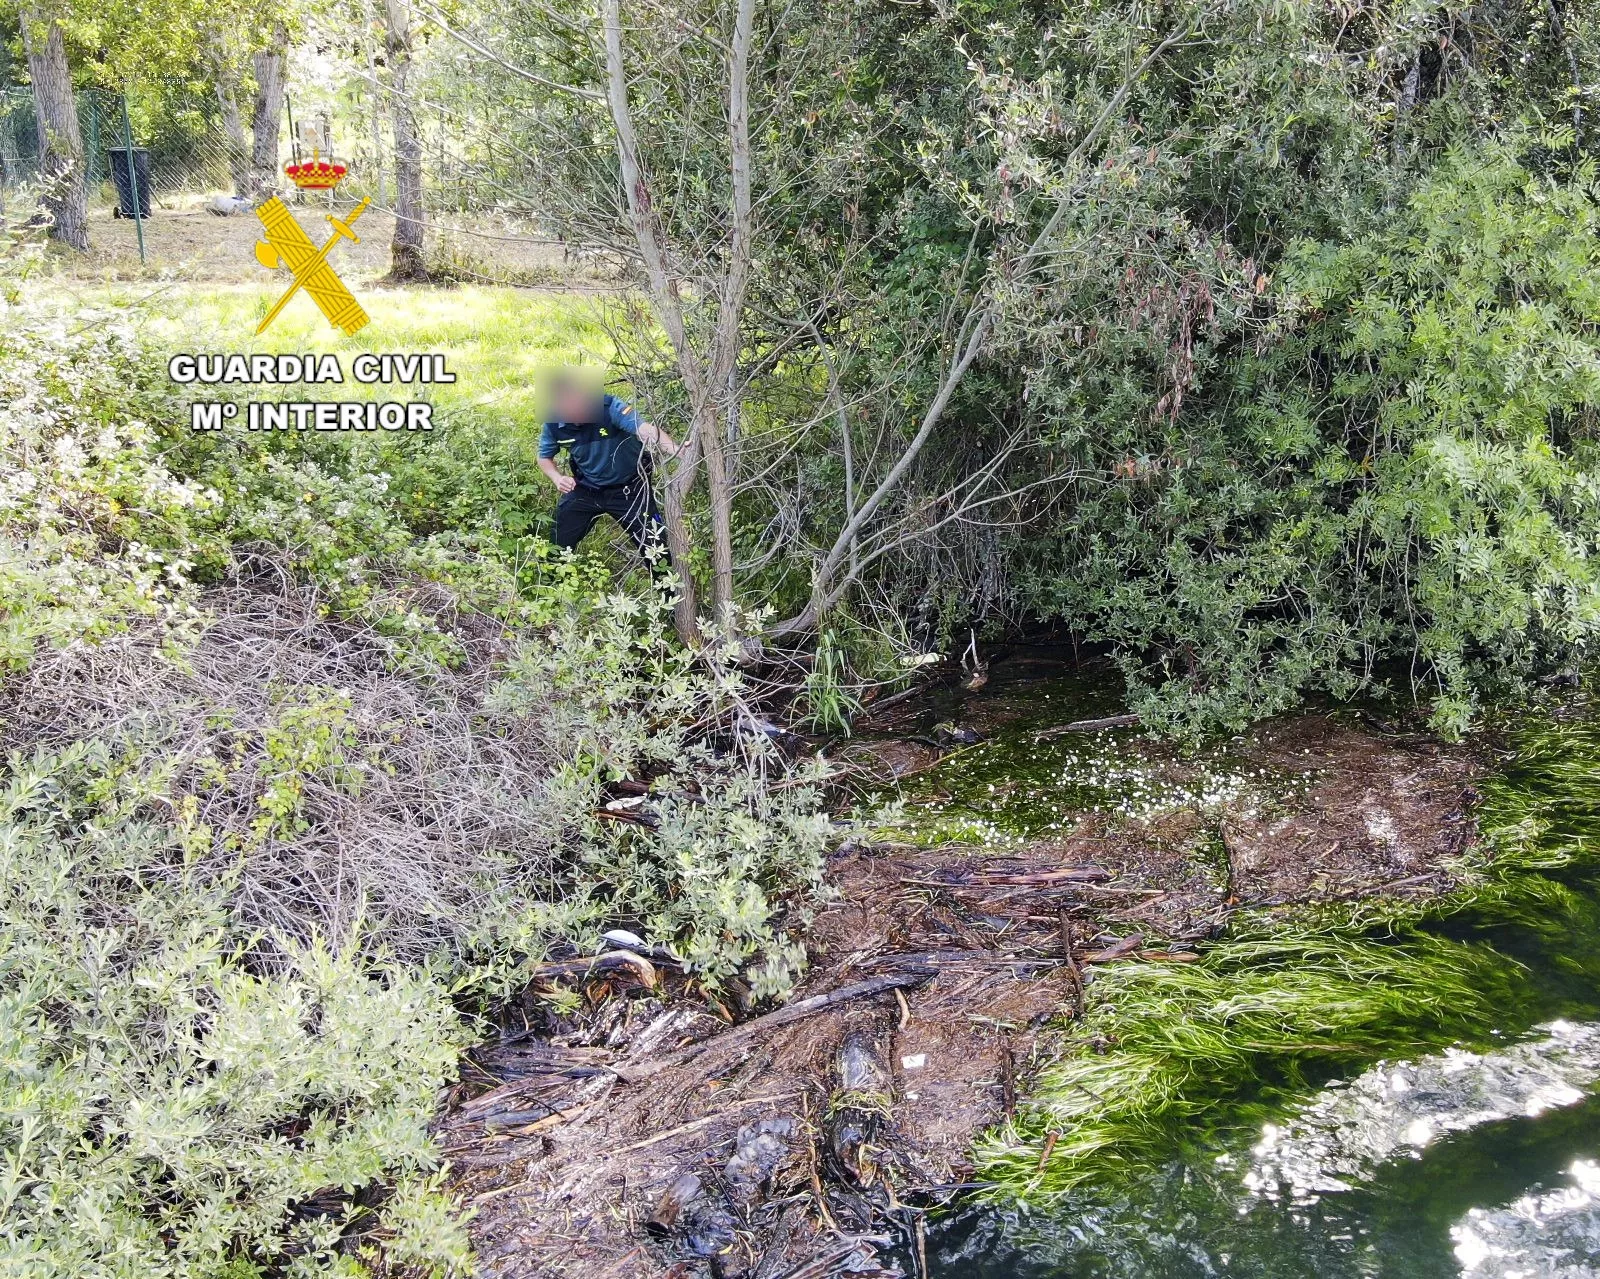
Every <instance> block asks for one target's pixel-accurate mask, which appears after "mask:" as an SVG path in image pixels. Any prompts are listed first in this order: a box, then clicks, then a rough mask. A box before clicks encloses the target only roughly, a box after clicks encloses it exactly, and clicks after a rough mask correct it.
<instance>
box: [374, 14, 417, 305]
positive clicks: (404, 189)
mask: <svg viewBox="0 0 1600 1279" xmlns="http://www.w3.org/2000/svg"><path fill="white" fill-rule="evenodd" d="M383 11H384V22H385V26H386V28H387V31H386V34H385V39H384V55H385V61H386V62H388V64H389V114H390V118H391V120H392V121H393V124H394V185H395V196H394V242H393V244H392V246H391V248H390V259H389V276H390V278H391V279H395V280H423V279H426V278H427V275H428V269H427V266H426V264H425V263H424V261H423V256H422V233H423V228H424V223H423V213H422V138H421V136H420V135H419V134H418V133H417V119H416V116H415V115H414V114H413V113H412V110H411V96H410V95H411V6H410V5H409V4H408V3H407V0H384V6H383Z"/></svg>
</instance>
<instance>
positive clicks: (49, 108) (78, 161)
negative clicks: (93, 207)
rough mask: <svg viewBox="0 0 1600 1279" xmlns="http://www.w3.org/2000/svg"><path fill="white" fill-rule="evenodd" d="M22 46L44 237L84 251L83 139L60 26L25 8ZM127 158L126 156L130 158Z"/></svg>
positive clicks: (86, 236)
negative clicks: (46, 224) (35, 130)
mask: <svg viewBox="0 0 1600 1279" xmlns="http://www.w3.org/2000/svg"><path fill="white" fill-rule="evenodd" d="M22 42H23V47H24V49H25V50H26V51H27V55H28V78H29V79H30V80H31V81H32V82H33V107H34V113H35V116H36V117H37V119H38V125H39V173H40V177H41V178H42V179H43V181H44V194H43V196H42V197H41V200H42V203H43V204H44V207H45V210H46V211H47V212H48V213H49V214H50V218H51V225H50V236H51V238H52V239H54V240H59V241H60V242H61V243H62V244H67V245H70V246H71V247H73V248H74V249H79V250H86V249H88V247H89V193H88V190H87V189H86V188H85V186H84V181H83V177H84V166H83V134H82V133H81V132H80V131H79V129H78V106H77V103H76V102H75V101H74V100H73V97H72V72H71V69H70V68H69V67H68V66H67V45H66V41H65V40H64V39H63V38H62V34H61V24H60V23H59V22H58V21H57V20H56V18H55V16H54V15H49V16H47V15H45V14H44V13H42V12H41V11H40V10H39V9H37V8H35V7H33V6H29V7H28V8H26V9H24V10H23V11H22ZM130 158H131V157H130Z"/></svg>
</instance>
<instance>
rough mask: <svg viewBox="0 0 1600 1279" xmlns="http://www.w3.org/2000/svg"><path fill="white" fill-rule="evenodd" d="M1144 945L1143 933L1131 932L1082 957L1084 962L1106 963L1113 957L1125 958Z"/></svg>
mask: <svg viewBox="0 0 1600 1279" xmlns="http://www.w3.org/2000/svg"><path fill="white" fill-rule="evenodd" d="M1143 945H1144V934H1143V933H1132V934H1130V935H1129V936H1127V937H1124V938H1123V939H1122V940H1121V941H1119V942H1115V943H1113V944H1112V945H1110V946H1107V947H1106V948H1105V949H1104V950H1092V951H1090V952H1089V953H1088V954H1087V955H1085V956H1084V957H1083V962H1084V963H1086V964H1107V963H1110V962H1111V961H1112V960H1113V959H1126V958H1127V957H1128V956H1129V955H1131V954H1133V953H1134V951H1136V950H1138V949H1139V947H1141V946H1143Z"/></svg>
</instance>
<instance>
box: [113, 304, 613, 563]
mask: <svg viewBox="0 0 1600 1279" xmlns="http://www.w3.org/2000/svg"><path fill="white" fill-rule="evenodd" d="M279 292H281V290H280V289H279V288H278V287H277V285H276V284H274V285H271V286H268V285H259V286H258V285H244V284H181V285H177V286H174V287H172V288H169V289H166V290H164V291H161V292H159V293H157V294H155V295H154V296H150V294H149V290H148V289H147V288H146V289H142V290H141V289H136V288H134V287H131V286H128V287H122V288H118V289H113V290H107V291H105V293H104V295H103V296H104V298H105V300H107V301H110V302H111V303H113V304H114V305H126V306H134V305H137V311H138V314H139V315H140V316H141V317H142V320H143V322H144V323H145V324H146V325H147V326H148V327H149V328H150V329H151V330H152V331H153V333H154V334H155V335H156V337H157V339H158V341H159V343H160V344H161V345H162V346H163V347H165V348H166V349H168V350H172V351H194V352H206V353H226V354H234V353H238V354H245V355H249V354H255V353H293V354H309V353H318V354H321V353H333V354H336V355H338V357H339V359H340V363H341V365H342V367H343V369H344V372H345V376H346V377H347V378H348V377H349V375H350V363H351V361H352V360H353V359H354V357H355V356H356V355H358V354H360V353H362V352H369V351H370V352H375V353H379V354H384V353H396V354H412V353H417V352H423V353H435V352H437V353H442V354H444V355H445V357H446V359H447V362H448V365H449V369H450V371H451V372H452V373H454V374H455V376H456V381H455V382H454V383H451V384H441V385H433V386H425V385H419V386H401V385H385V384H376V385H370V386H364V385H362V384H360V383H357V382H355V381H353V380H351V381H346V382H345V383H344V384H342V385H330V384H321V385H311V386H304V385H292V386H273V385H265V386H255V387H243V388H232V389H230V388H226V387H224V388H219V394H218V395H217V396H216V398H235V399H239V400H245V399H253V400H259V401H265V400H283V399H320V400H334V399H337V400H373V399H378V400H410V399H417V398H427V399H430V400H431V401H432V402H433V404H434V406H435V407H434V422H435V429H434V430H433V431H432V432H431V433H429V434H427V435H421V434H407V433H399V434H394V435H390V434H377V435H365V434H362V435H356V436H333V435H323V436H321V437H318V436H315V435H314V434H312V433H306V434H304V435H290V436H280V437H262V447H264V448H274V449H280V450H282V451H285V452H290V453H303V454H305V455H306V456H308V457H311V458H313V459H314V460H316V461H317V462H318V463H319V464H321V465H323V466H325V467H327V468H329V469H332V470H336V471H340V472H352V471H384V472H386V473H388V474H389V475H390V477H391V483H390V491H391V493H392V494H393V495H394V499H395V502H396V506H397V508H398V510H399V513H400V514H401V516H402V518H403V519H405V521H406V522H407V524H408V525H410V527H411V528H412V529H413V530H414V531H415V532H417V533H424V534H425V533H432V532H439V531H443V530H467V531H471V532H474V533H487V534H489V535H491V536H497V537H498V538H499V539H500V541H501V543H502V548H503V549H504V550H506V551H507V552H510V553H515V552H516V551H517V550H518V549H519V543H520V542H521V541H522V539H524V538H526V537H527V536H528V535H529V534H531V533H534V532H543V531H544V529H545V527H546V522H547V520H548V518H549V513H550V511H551V509H552V508H553V506H554V500H555V494H554V490H553V489H552V488H551V487H550V486H549V484H548V483H547V482H546V481H545V480H544V478H543V477H542V476H541V475H540V474H539V472H538V470H537V467H536V463H537V445H538V436H539V426H540V423H539V421H538V412H537V405H536V403H535V396H536V388H535V382H536V378H537V374H538V371H539V370H540V369H541V368H544V367H547V366H549V365H552V364H585V365H590V366H594V367H599V368H608V367H609V366H610V365H611V363H612V361H613V360H614V359H615V355H616V351H615V346H614V343H613V340H612V337H611V334H610V331H609V329H608V327H607V318H608V311H610V310H612V309H613V308H615V307H616V306H617V305H618V300H617V298H616V297H615V296H613V295H606V294H576V293H556V292H539V291H533V290H526V289H513V288H500V287H479V286H465V287H460V288H449V289H430V288H409V289H365V290H363V291H362V293H361V300H362V303H363V305H364V306H365V307H366V309H367V311H368V313H369V314H370V315H371V317H372V319H371V323H370V324H368V325H367V326H366V327H365V328H363V329H361V330H360V331H359V332H357V333H356V334H355V335H354V336H353V337H346V336H345V335H344V334H343V333H341V332H339V331H338V330H336V329H334V328H332V327H331V326H330V325H329V324H328V323H327V322H326V321H325V320H324V319H323V318H322V316H321V314H320V313H319V312H318V311H317V310H316V309H315V308H314V306H313V305H312V304H311V302H310V300H309V299H299V298H296V299H294V300H293V301H291V303H290V304H289V306H288V307H287V308H286V309H285V310H284V312H283V313H282V314H281V315H280V316H279V317H278V318H277V319H276V320H275V321H274V322H273V324H272V326H271V327H270V328H269V329H268V330H267V332H266V333H265V334H263V335H261V336H260V337H256V336H254V334H255V328H256V325H257V324H258V323H259V322H260V320H261V318H262V317H263V316H264V315H265V314H266V312H267V309H268V308H269V307H270V306H271V305H272V303H273V302H274V301H275V300H276V298H277V296H278V294H279ZM201 394H205V391H204V390H203V389H202V391H201Z"/></svg>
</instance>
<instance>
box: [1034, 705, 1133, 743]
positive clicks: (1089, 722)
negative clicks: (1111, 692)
mask: <svg viewBox="0 0 1600 1279" xmlns="http://www.w3.org/2000/svg"><path fill="white" fill-rule="evenodd" d="M1141 722H1142V721H1141V720H1140V719H1139V717H1138V716H1137V715H1135V714H1133V713H1132V712H1131V711H1130V712H1129V713H1128V714H1126V715H1106V716H1103V717H1102V718H1100V719H1075V720H1073V721H1072V723H1070V724H1057V725H1056V726H1055V727H1054V728H1041V729H1040V730H1039V731H1038V732H1037V733H1035V734H1034V735H1033V740H1034V741H1036V742H1047V741H1049V740H1050V739H1051V738H1052V737H1064V736H1065V735H1066V734H1068V733H1098V732H1099V731H1100V730H1101V729H1104V728H1137V727H1138V726H1139V724H1140V723H1141Z"/></svg>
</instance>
